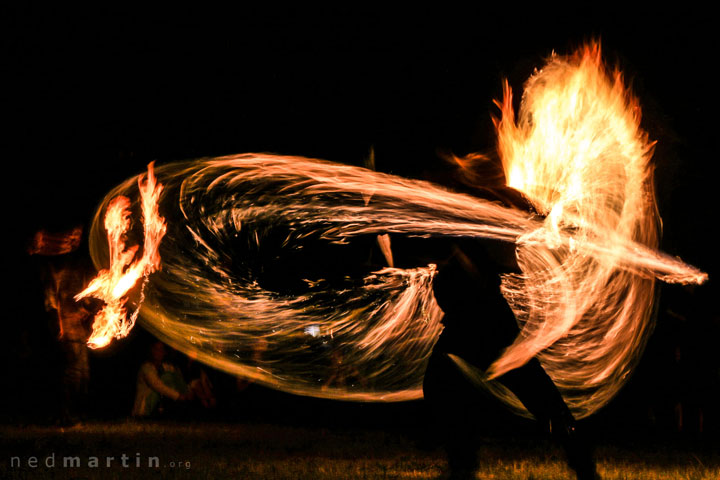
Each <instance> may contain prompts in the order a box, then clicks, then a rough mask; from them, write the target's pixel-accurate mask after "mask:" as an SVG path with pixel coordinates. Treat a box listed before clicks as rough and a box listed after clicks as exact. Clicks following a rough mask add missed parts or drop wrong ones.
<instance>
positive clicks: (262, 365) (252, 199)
mask: <svg viewBox="0 0 720 480" xmlns="http://www.w3.org/2000/svg"><path fill="white" fill-rule="evenodd" d="M499 106H500V108H501V112H502V116H501V118H500V119H499V120H498V121H497V122H496V126H497V130H498V150H499V154H500V158H501V160H502V163H503V167H504V169H505V171H506V177H507V180H508V183H509V184H510V185H511V186H513V187H514V188H516V189H518V190H521V191H523V192H524V193H525V194H526V195H527V197H528V198H529V199H530V200H531V202H532V203H533V204H534V205H535V207H536V209H537V210H538V211H539V212H541V213H542V214H543V218H538V217H537V216H533V215H531V214H530V213H528V212H526V211H521V210H515V209H510V208H506V207H503V206H500V205H498V204H496V203H493V202H490V201H487V200H484V199H481V198H477V197H472V196H469V195H463V194H458V193H453V192H449V191H447V190H446V189H444V188H441V187H438V186H436V185H433V184H430V183H427V182H422V181H418V180H410V179H404V178H400V177H396V176H392V175H387V174H383V173H379V172H375V171H371V170H368V169H364V168H360V167H353V166H348V165H340V164H334V163H329V162H323V161H320V160H313V159H307V158H300V157H281V156H275V155H255V154H246V155H237V156H230V157H222V158H215V159H202V160H198V161H195V162H187V163H175V164H168V165H164V166H162V167H160V168H158V176H159V177H160V178H161V179H162V180H163V183H164V185H165V188H166V193H165V194H164V195H163V200H164V203H163V209H164V210H163V211H164V212H165V214H166V216H167V217H168V218H169V219H170V222H169V229H170V231H169V232H168V235H167V238H166V239H165V240H164V241H163V271H162V272H159V273H157V274H155V275H154V276H153V277H152V278H151V279H150V280H149V281H147V288H146V289H145V297H146V298H145V301H144V302H143V303H142V307H141V319H142V321H143V325H144V326H145V327H146V328H147V329H149V330H150V331H151V332H153V333H154V334H155V335H157V336H158V337H159V338H161V339H162V340H164V341H166V342H167V343H168V344H170V345H172V346H173V347H175V348H177V349H179V350H181V351H183V352H185V353H188V354H191V355H193V356H194V357H196V358H198V359H200V360H202V361H203V362H205V363H207V364H209V365H212V366H214V367H216V368H220V369H222V370H225V371H227V372H230V373H233V374H236V375H239V376H244V377H247V378H251V379H253V380H255V381H257V382H260V383H263V384H265V385H268V386H271V387H274V388H278V389H282V390H285V391H289V392H293V393H297V394H304V395H314V396H320V397H326V398H337V399H352V400H366V401H389V400H406V399H412V398H418V397H420V396H421V395H422V379H423V375H424V372H425V367H426V365H427V361H428V359H429V356H430V353H431V352H432V348H433V346H434V344H435V342H436V341H437V338H438V336H439V334H440V332H441V330H442V325H441V318H442V312H441V311H440V309H439V308H438V306H437V304H436V303H435V302H434V299H433V296H432V279H433V276H434V272H435V266H434V265H428V266H418V268H414V269H402V268H392V266H390V267H387V268H383V269H380V270H378V271H375V272H371V273H368V274H366V275H364V276H360V277H352V276H351V275H349V274H348V275H346V276H344V277H343V278H341V279H334V280H332V281H330V280H328V279H327V278H324V277H322V276H320V274H319V273H318V272H317V271H314V270H313V269H312V266H310V268H308V271H307V272H304V275H305V276H303V277H302V284H303V287H302V288H300V287H298V286H297V285H296V286H295V287H293V288H292V289H290V290H287V291H284V290H282V289H281V288H274V287H273V285H272V283H268V282H267V277H263V275H264V273H263V272H266V271H274V270H272V269H273V268H276V269H277V270H276V271H274V272H275V273H274V274H273V275H274V277H273V278H279V277H283V276H288V275H286V273H290V272H286V270H285V269H286V268H288V269H289V268H290V267H289V266H288V265H290V264H289V263H287V262H289V261H290V260H292V261H295V260H296V259H297V258H298V257H302V255H300V254H301V253H302V252H305V251H307V250H311V249H312V248H317V245H318V244H321V245H327V246H328V252H329V251H330V246H332V245H334V244H339V245H346V244H347V245H352V244H353V243H354V242H362V241H363V240H362V239H363V238H372V245H375V243H376V242H377V241H378V239H381V241H380V246H381V250H382V253H383V255H384V256H385V258H386V259H388V262H391V260H390V259H392V258H393V257H392V252H391V250H390V238H391V237H390V236H389V235H398V236H406V237H446V238H447V237H465V238H490V239H496V240H499V241H508V242H514V243H516V245H517V256H518V261H519V264H520V266H521V268H522V272H523V273H522V274H520V275H507V276H505V277H504V278H503V284H502V292H503V294H504V295H505V298H506V299H507V300H508V303H509V304H510V306H511V307H512V309H513V311H514V312H515V314H516V317H517V319H518V322H519V323H520V325H521V327H522V332H521V334H520V336H519V337H518V339H517V340H516V341H515V343H514V344H513V345H511V346H509V348H508V349H507V350H506V351H505V352H504V353H503V355H502V356H501V357H500V358H499V359H498V360H497V361H496V362H495V363H494V364H493V365H492V366H491V368H490V371H489V372H487V375H485V374H483V375H482V378H481V381H482V382H483V383H484V384H485V385H486V386H487V387H488V388H489V389H490V390H491V391H492V392H493V393H494V394H496V395H497V396H498V397H499V398H501V399H502V400H504V401H506V402H507V403H508V404H509V405H512V406H516V407H518V408H519V409H520V410H522V406H521V405H519V404H518V402H517V399H515V398H514V397H513V396H512V395H511V394H510V393H509V392H507V391H506V390H503V389H502V388H499V384H498V383H497V382H495V381H493V380H492V378H494V377H496V376H499V375H501V374H502V373H504V372H506V371H509V370H511V369H513V368H516V367H518V366H520V365H522V364H524V363H525V362H526V361H527V360H528V359H530V358H532V357H533V356H538V358H539V359H540V361H541V362H542V364H543V366H544V368H545V370H546V371H547V372H548V374H549V375H550V376H551V377H552V378H553V380H554V381H555V382H556V384H557V385H558V387H559V389H560V390H561V393H562V394H563V396H564V397H565V399H566V401H567V403H568V405H569V406H570V408H571V409H572V411H573V413H574V414H575V415H576V416H577V417H579V418H580V417H584V416H587V415H589V414H590V413H592V412H593V411H595V410H596V409H597V408H599V407H601V406H602V405H604V404H606V403H607V402H608V401H609V400H610V398H612V396H613V395H615V394H616V393H617V391H618V390H619V388H620V387H621V386H622V385H623V384H624V383H625V381H626V380H627V378H628V376H629V374H630V373H631V372H632V369H633V367H634V365H635V363H636V362H637V360H638V358H639V356H640V355H641V354H642V351H643V348H644V345H645V342H646V340H647V337H648V334H649V332H650V331H651V328H652V319H651V311H652V306H653V302H654V293H655V279H661V280H664V281H667V282H676V283H702V282H703V281H705V280H706V278H707V275H706V274H704V273H703V272H701V271H699V270H697V269H696V268H694V267H691V266H688V265H686V264H684V263H682V262H681V261H680V260H678V259H676V258H673V257H670V256H668V255H665V254H663V253H661V252H658V251H657V246H658V234H659V232H658V230H659V225H660V222H659V217H658V215H657V211H656V205H655V197H654V192H653V182H652V167H651V165H650V163H649V161H650V157H651V152H652V143H651V142H650V141H649V140H648V138H647V135H646V134H645V133H644V132H643V131H642V130H641V129H640V127H639V112H640V110H639V107H638V105H637V102H636V101H635V100H634V99H633V97H632V96H631V95H630V94H629V92H628V91H627V89H626V88H625V87H624V85H623V82H622V78H621V76H620V74H619V73H618V72H614V73H612V74H609V73H608V72H607V70H606V69H605V67H604V65H603V63H602V61H601V57H600V49H599V46H597V45H590V46H588V47H585V48H583V49H581V50H580V51H579V52H578V53H576V54H575V55H571V56H568V57H562V56H558V55H553V56H552V57H551V58H550V60H549V61H548V63H547V65H546V66H545V67H544V68H543V69H541V70H540V71H538V72H537V73H536V74H535V75H533V76H532V78H530V80H529V81H528V83H527V85H526V87H525V93H524V95H523V99H522V103H521V106H520V110H519V113H518V118H517V121H516V120H515V115H514V111H513V108H512V96H511V92H510V89H509V88H507V87H506V89H505V97H504V99H503V101H502V102H501V103H499ZM134 185H135V180H134V179H130V180H128V181H126V182H125V183H124V184H122V185H120V186H118V187H117V188H116V189H115V190H113V192H111V193H110V194H109V195H108V196H107V197H106V199H105V201H104V203H103V205H101V207H100V209H99V210H98V213H97V215H96V218H95V223H94V225H93V229H92V232H91V252H92V255H93V259H94V261H95V263H96V264H97V265H103V264H104V263H105V262H106V261H107V259H108V258H109V260H110V265H111V267H110V269H108V270H105V271H103V273H102V274H101V275H100V277H99V279H98V280H96V281H95V282H94V283H92V284H91V285H90V286H89V287H88V290H86V292H83V294H81V295H88V294H90V293H89V292H95V293H93V295H96V294H97V295H99V298H102V299H103V300H105V301H106V303H107V307H106V308H107V309H114V311H119V312H120V315H119V317H115V318H122V317H123V315H124V300H123V298H125V297H126V295H127V293H128V291H129V289H130V288H131V287H132V286H133V285H134V284H135V283H136V282H137V280H138V278H139V277H140V276H142V275H145V276H146V277H147V274H149V273H150V272H152V271H154V270H156V269H157V268H158V266H159V256H158V254H157V242H159V240H160V238H162V235H163V233H164V231H165V230H164V229H165V227H164V224H163V223H162V219H159V217H158V216H157V205H155V206H154V207H153V206H152V201H155V202H157V201H158V199H159V192H160V187H159V185H158V186H157V187H155V183H154V177H153V175H152V170H151V171H150V173H149V175H148V181H147V184H146V189H147V190H149V191H150V192H156V193H155V194H154V195H149V196H148V197H147V198H148V201H147V202H146V201H145V198H146V194H143V199H144V201H143V216H144V218H145V222H146V228H145V232H146V240H145V242H146V244H145V249H144V251H143V256H142V258H141V259H140V260H139V261H137V262H136V263H134V264H132V265H130V266H128V264H129V262H130V261H131V260H132V258H133V257H134V255H135V250H136V247H135V249H128V250H125V247H124V243H122V236H123V234H124V232H126V231H127V228H128V227H127V225H128V222H129V216H130V213H129V209H128V207H129V201H128V200H127V196H128V195H130V193H131V192H132V191H133V189H134ZM147 185H153V186H152V187H150V188H149V189H148V188H147ZM480 186H482V185H480ZM142 191H143V188H142V182H141V193H142ZM116 198H120V200H118V199H116ZM123 198H124V200H122V199H123ZM146 204H147V205H146ZM105 212H106V213H105ZM152 212H154V213H152ZM103 213H105V222H106V223H105V224H106V225H107V222H109V220H108V219H110V218H111V217H117V218H118V219H119V220H118V221H119V223H120V225H121V226H120V227H111V226H106V230H107V232H108V235H109V236H110V239H111V241H110V249H109V250H110V251H109V255H108V252H107V247H106V245H107V241H106V240H105V237H104V233H103V229H102V228H101V227H100V225H101V222H102V218H103V217H102V214H103ZM149 218H155V219H159V223H157V224H156V223H155V222H154V221H153V222H151V224H150V226H148V224H147V221H148V219H149ZM152 225H161V226H162V227H161V228H160V227H157V226H156V227H153V226H152ZM113 232H114V233H113ZM153 232H154V233H153ZM152 235H154V238H153V240H152V242H151V241H150V240H148V237H149V236H152ZM113 238H115V240H113ZM419 241H422V240H419ZM153 242H154V243H153ZM149 244H150V245H149ZM393 245H395V243H393ZM288 259H289V260H288ZM126 276H127V280H125V278H126ZM97 295H96V296H97ZM471 320H475V321H482V320H483V319H482V312H478V318H476V319H471ZM471 320H469V321H471ZM489 321H490V322H492V321H493V319H490V320H489ZM133 323H134V318H133V319H131V320H129V321H119V322H118V321H117V320H113V321H111V322H107V323H105V322H104V321H103V322H101V321H100V320H97V321H96V325H98V327H100V328H99V329H98V330H97V331H96V332H95V333H93V336H94V338H96V339H99V340H95V343H96V345H97V346H100V345H102V344H106V343H107V342H109V341H110V340H111V339H112V338H113V337H117V336H121V335H122V334H126V333H127V331H128V330H129V328H131V327H132V324H133ZM339 365H344V366H352V368H351V369H350V368H349V367H342V368H346V371H345V372H344V373H343V374H342V375H339V374H338V371H337V370H338V368H340V367H339ZM354 376H355V377H357V378H356V379H355V380H354V381H353V377H354ZM338 378H344V379H349V380H347V381H345V380H344V381H343V382H339V381H338V380H337V379H338Z"/></svg>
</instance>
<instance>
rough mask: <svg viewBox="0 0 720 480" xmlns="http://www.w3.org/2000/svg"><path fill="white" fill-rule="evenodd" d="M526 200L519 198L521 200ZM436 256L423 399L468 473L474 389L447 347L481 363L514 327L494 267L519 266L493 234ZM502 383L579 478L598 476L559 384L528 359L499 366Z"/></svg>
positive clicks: (456, 462)
mask: <svg viewBox="0 0 720 480" xmlns="http://www.w3.org/2000/svg"><path fill="white" fill-rule="evenodd" d="M493 196H495V197H496V198H498V200H500V201H502V202H504V203H508V204H511V205H512V206H513V207H518V206H524V207H525V208H527V209H528V210H531V207H530V205H529V204H528V203H527V202H524V200H523V198H522V196H521V195H520V194H519V193H518V192H515V191H514V190H511V189H503V190H501V191H496V192H495V193H493ZM523 203H524V205H522V204H523ZM445 253H446V255H447V256H446V258H444V259H442V260H440V261H438V274H437V277H436V278H435V281H434V294H435V299H436V300H437V303H438V305H439V306H440V308H441V309H442V310H443V312H444V314H445V315H444V317H443V324H444V327H445V328H444V330H443V332H442V334H441V335H440V339H439V340H438V342H437V344H436V345H435V348H434V350H433V353H432V356H431V358H430V362H429V365H428V368H427V372H426V374H425V380H424V384H423V390H424V395H425V399H426V400H427V401H428V402H429V404H430V405H431V407H432V409H433V411H434V412H435V415H436V427H437V428H438V430H439V431H438V432H437V433H438V434H439V436H440V438H441V441H442V442H443V444H444V447H445V450H446V452H447V457H448V463H449V467H450V470H451V478H474V477H473V476H472V473H473V472H474V470H475V469H476V467H477V466H478V464H477V462H478V459H477V452H476V445H475V443H474V441H473V438H474V433H475V432H474V427H473V423H472V422H471V421H469V417H470V416H471V415H472V413H473V411H476V410H477V404H478V396H479V395H480V392H479V391H478V389H477V388H476V387H474V386H473V385H472V383H471V382H470V381H469V380H468V378H467V377H466V376H465V374H463V373H462V371H461V370H460V368H459V367H458V365H457V364H456V362H455V361H453V360H452V359H451V357H450V356H449V355H454V356H456V357H460V358H461V359H462V360H464V361H465V362H467V363H469V364H470V365H472V366H474V367H476V368H479V369H481V370H486V369H487V367H488V366H489V365H490V364H491V363H492V361H493V360H495V359H497V358H498V357H499V355H500V354H501V352H502V350H503V349H504V348H505V347H507V346H509V345H510V344H511V343H512V342H513V340H514V339H515V338H516V336H517V335H518V333H519V328H518V325H517V321H516V319H515V316H514V314H513V312H512V310H511V309H510V307H509V306H508V304H507V302H506V301H505V298H504V297H503V296H502V293H501V292H500V275H502V274H504V273H513V272H518V271H519V267H518V265H517V261H516V256H515V246H514V245H513V244H510V243H503V242H497V241H478V240H457V241H455V242H453V243H452V244H451V245H450V246H449V251H448V250H446V252H445ZM498 381H499V382H501V383H502V384H503V385H505V386H506V387H508V388H509V389H510V390H511V391H512V392H513V393H514V394H515V395H516V396H517V397H518V399H519V400H520V401H521V402H522V403H523V405H524V406H525V407H526V408H527V410H528V411H529V412H530V413H531V414H532V415H533V416H534V417H535V419H536V420H537V421H539V422H541V424H543V425H545V426H547V428H548V429H549V430H550V432H551V433H552V435H553V437H554V438H555V439H556V440H557V441H558V443H559V444H560V445H561V446H562V447H563V449H564V450H565V452H566V454H567V460H568V464H569V465H570V467H571V468H572V469H573V470H574V471H575V472H576V473H577V477H578V479H581V480H585V479H596V478H599V477H598V476H597V473H596V468H595V462H594V460H593V458H592V455H591V453H590V449H589V448H588V447H587V445H586V444H585V443H584V442H583V441H582V439H580V438H578V435H577V429H576V424H575V419H574V418H573V416H572V414H571V412H570V410H569V409H568V407H567V405H566V404H565V401H564V400H563V398H562V396H561V395H560V392H559V391H558V389H557V387H556V386H555V384H554V383H553V381H552V380H551V379H550V377H549V376H548V375H547V373H545V371H544V370H543V368H542V366H541V364H540V362H539V361H538V360H537V359H533V360H531V361H530V362H528V363H527V364H525V365H524V366H522V367H520V368H517V369H515V370H512V371H510V372H508V373H505V374H504V375H502V376H501V377H499V378H498Z"/></svg>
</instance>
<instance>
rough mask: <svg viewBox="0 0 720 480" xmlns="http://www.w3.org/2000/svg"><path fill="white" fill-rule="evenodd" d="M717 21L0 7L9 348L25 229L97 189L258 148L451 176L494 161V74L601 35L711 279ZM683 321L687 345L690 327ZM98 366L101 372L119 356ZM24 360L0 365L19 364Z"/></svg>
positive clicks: (677, 219) (670, 236)
mask: <svg viewBox="0 0 720 480" xmlns="http://www.w3.org/2000/svg"><path fill="white" fill-rule="evenodd" d="M514 10H518V11H517V12H516V11H514ZM708 16H709V15H705V14H703V12H696V13H693V14H682V13H678V12H667V13H666V14H662V13H660V14H658V13H657V12H656V13H654V14H653V15H628V14H627V13H625V12H621V11H617V12H615V11H610V12H599V11H598V12H587V13H585V14H580V13H578V12H574V13H573V14H572V15H570V14H569V13H568V12H558V11H553V10H552V9H550V11H548V12H546V13H545V14H544V15H532V14H529V13H523V14H521V13H520V11H519V8H510V9H509V11H507V12H505V13H503V14H490V13H488V12H486V11H484V10H483V8H481V7H478V8H475V9H460V10H455V11H453V10H449V9H445V10H443V11H438V10H436V9H433V8H429V7H427V8H419V7H414V8H412V9H408V10H405V11H399V10H394V11H390V10H389V9H388V8H378V9H373V8H369V7H366V8H334V9H331V10H322V11H320V10H317V11H309V10H307V9H301V8H297V7H295V8H293V9H286V8H281V7H277V8H267V9H258V8H254V7H246V8H239V9H237V10H234V11H232V12H230V11H209V10H207V9H204V10H199V9H193V8H186V7H172V8H167V9H149V8H147V7H143V8H138V9H132V8H129V7H128V8H118V9H112V8H98V7H94V8H91V9H82V10H80V9H78V10H70V9H67V8H66V7H64V6H63V7H58V6H55V7H52V8H49V9H44V8H43V9H40V8H26V9H20V10H14V11H10V12H6V14H4V15H3V16H2V20H0V21H1V22H2V30H3V68H2V71H3V83H4V85H5V86H4V87H3V89H2V103H3V105H4V107H3V111H4V117H5V119H6V122H5V127H4V131H3V137H4V140H3V144H4V148H3V150H5V152H6V153H5V154H4V155H3V171H4V175H3V177H4V178H3V180H4V181H3V213H4V217H5V221H4V226H5V228H4V229H3V230H4V234H3V236H4V239H5V242H6V246H5V248H4V249H3V250H4V254H5V256H6V264H7V265H8V266H9V267H10V268H8V269H7V272H8V275H9V277H10V281H11V286H9V287H8V294H9V296H8V297H7V298H6V301H5V303H6V305H7V307H8V308H7V309H6V311H7V312H8V313H7V318H6V319H5V321H6V322H7V323H10V324H12V326H10V327H9V332H10V334H8V335H6V336H5V338H4V339H3V342H5V343H6V344H7V345H12V344H13V343H14V342H15V339H14V338H13V332H18V331H21V330H23V329H26V328H28V327H27V325H28V324H32V322H36V321H37V319H36V318H35V317H34V316H33V315H34V313H33V312H35V311H36V310H37V306H36V305H31V303H32V302H35V301H36V300H37V298H38V297H37V295H36V290H37V281H36V280H35V277H34V275H35V271H34V270H32V266H31V265H30V263H31V262H30V261H29V260H28V259H27V258H25V256H24V255H25V254H24V249H23V247H24V245H25V243H26V242H27V240H28V238H29V236H31V235H32V234H33V233H34V232H35V231H36V230H37V229H39V228H50V229H61V228H66V227H70V226H72V225H74V224H76V223H84V224H86V225H87V224H88V222H89V221H90V218H91V216H92V214H93V210H94V208H95V206H96V205H97V204H98V203H99V202H100V200H101V199H102V197H103V196H104V194H105V193H106V192H107V191H109V189H110V188H112V187H113V186H115V185H116V184H118V183H120V182H121V181H122V180H124V179H125V178H127V177H129V176H131V175H135V174H137V173H140V172H142V171H143V170H144V169H145V167H146V165H147V163H149V162H150V161H153V160H156V161H157V162H158V163H159V164H162V163H166V162H170V161H174V160H181V159H189V158H194V157H200V156H214V155H223V154H232V153H241V152H249V151H255V152H259V151H263V152H273V153H280V154H292V155H302V156H308V157H317V158H324V159H328V160H333V161H337V162H345V163H353V164H362V161H363V159H364V158H365V157H366V156H367V155H368V152H369V151H370V149H371V148H373V149H374V151H375V156H376V164H377V169H378V170H380V171H385V172H390V173H396V174H399V175H407V176H421V175H422V174H423V172H425V171H427V170H437V169H442V168H445V167H444V164H443V163H442V161H441V160H440V159H439V157H438V155H437V153H438V151H442V152H454V153H457V154H466V153H469V152H474V151H482V152H489V151H492V150H493V148H494V141H495V140H494V131H493V128H492V123H491V121H490V117H491V114H494V113H496V110H495V107H494V106H493V105H492V99H494V98H500V96H501V88H502V80H503V79H504V78H507V79H509V81H510V84H511V86H512V87H513V88H514V90H515V91H516V92H520V91H521V88H522V83H523V82H524V80H525V79H526V78H527V77H528V76H529V75H530V74H531V73H532V71H533V69H534V68H536V67H540V66H542V63H543V60H544V59H545V58H547V57H548V55H549V54H550V53H551V51H553V50H555V51H557V52H558V53H569V52H571V51H572V50H574V49H575V48H576V47H578V46H580V45H581V44H582V43H583V42H585V41H588V40H590V39H601V41H602V46H603V52H604V55H605V58H606V60H607V61H608V62H609V63H610V64H611V65H617V66H619V67H620V68H621V69H622V70H623V71H624V72H625V76H626V79H627V80H628V83H629V84H630V85H631V86H632V89H633V91H634V93H635V94H636V95H637V96H638V98H639V100H640V103H641V105H642V107H643V114H644V116H643V126H644V128H645V129H646V130H647V131H648V132H649V134H650V136H651V138H653V139H655V140H657V141H658V145H657V150H656V154H655V161H656V165H657V170H656V173H657V175H656V176H657V188H658V200H659V206H660V212H661V215H662V217H663V220H664V237H663V249H664V250H665V251H667V252H669V253H671V254H673V255H679V256H681V257H682V258H683V259H684V260H686V261H688V262H690V263H692V264H694V265H697V266H699V267H701V268H703V269H704V270H706V271H708V272H709V273H710V275H711V278H712V277H713V272H714V271H715V270H716V269H717V260H718V254H717V251H716V244H717V241H716V240H715V238H714V237H713V235H712V231H711V229H712V227H713V225H714V222H715V219H716V206H717V201H716V200H715V198H716V191H717V187H716V186H715V182H716V179H715V177H714V175H713V173H714V170H715V169H714V167H715V163H716V157H717V154H716V152H717V147H716V135H717V134H716V133H715V132H716V129H717V126H716V125H717V122H716V119H715V117H716V113H715V112H716V111H717V110H716V101H715V100H716V95H717V94H716V90H717V87H716V73H715V65H714V64H715V63H716V58H717V52H716V43H717V42H716V40H714V35H715V29H716V27H715V26H714V25H712V24H711V23H710V22H709V21H706V20H705V17H708ZM712 283H713V282H712V280H711V282H710V283H709V284H707V285H706V286H703V287H701V288H700V289H698V291H697V292H696V293H695V295H694V296H693V297H683V295H684V293H683V292H682V291H681V290H680V289H679V288H678V287H670V288H668V289H666V290H667V291H669V293H667V294H664V298H670V299H674V298H679V299H680V300H677V301H678V302H679V304H678V305H670V306H663V307H662V308H663V309H665V308H670V307H672V308H675V309H676V310H683V309H688V308H690V307H692V308H696V307H697V308H699V311H700V314H699V315H698V317H700V318H701V319H702V321H712V319H713V318H716V317H717V313H716V312H717V308H716V307H714V306H713V302H712V300H713V293H712V292H713V291H714V290H713V285H712ZM688 298H692V300H691V301H692V302H697V305H692V306H690V305H688V302H689V301H690V300H688ZM661 316H662V315H661ZM661 320H662V319H661ZM684 328H685V329H686V330H687V331H689V332H691V333H690V337H692V332H693V331H694V330H693V329H694V328H695V327H693V326H687V325H686V326H685V327H684ZM116 349H120V350H122V347H116ZM6 350H7V351H10V350H12V349H11V348H10V349H6ZM94 355H96V357H94V360H93V361H94V362H99V363H98V364H99V365H100V364H101V363H102V362H101V361H106V362H107V361H108V360H107V357H109V356H111V353H104V354H94ZM98 355H99V358H100V360H98V357H97V356H98ZM13 361H14V360H13V358H7V359H6V360H5V362H4V363H5V364H6V365H10V366H11V368H13V369H20V370H22V369H23V368H24V367H23V365H16V364H13ZM116 367H117V365H115V366H113V368H116ZM98 368H101V367H98ZM649 368H650V369H651V370H652V369H653V364H651V365H650V367H649ZM101 371H102V370H101ZM133 375H134V372H131V373H130V374H129V377H128V378H130V382H131V383H132V376H133ZM93 376H94V377H96V376H97V375H95V374H94V375H93ZM128 389H132V386H128ZM122 408H124V406H123V407H122ZM117 409H118V411H120V410H121V408H120V407H119V406H118V407H117Z"/></svg>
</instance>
